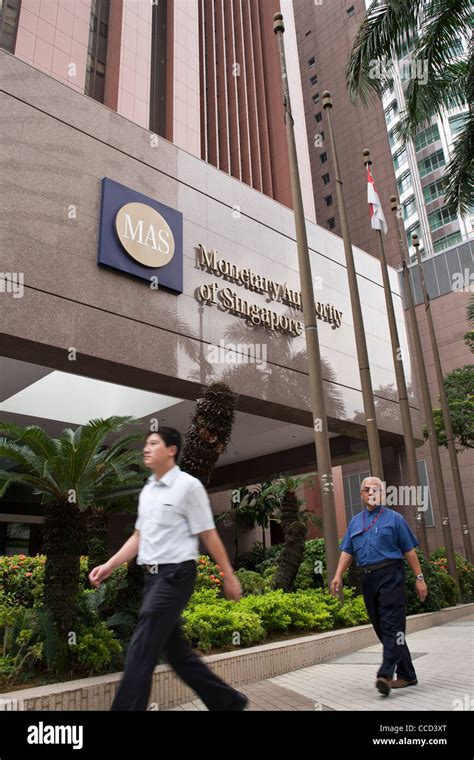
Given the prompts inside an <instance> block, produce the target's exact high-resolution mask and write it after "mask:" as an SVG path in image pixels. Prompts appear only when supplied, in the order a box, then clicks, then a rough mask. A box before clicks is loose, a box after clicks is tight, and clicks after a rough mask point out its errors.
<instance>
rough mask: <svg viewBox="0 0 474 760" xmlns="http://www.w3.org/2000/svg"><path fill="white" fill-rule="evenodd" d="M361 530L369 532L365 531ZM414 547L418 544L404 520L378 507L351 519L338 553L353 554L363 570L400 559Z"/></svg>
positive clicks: (395, 513) (365, 509) (392, 512)
mask: <svg viewBox="0 0 474 760" xmlns="http://www.w3.org/2000/svg"><path fill="white" fill-rule="evenodd" d="M375 518H377V519H376V520H375ZM374 520H375V522H373V524H372V527H371V528H369V525H370V524H371V523H372V521H374ZM364 527H365V528H369V529H368V530H365V531H364ZM415 546H418V540H417V538H416V536H415V535H414V534H413V531H412V530H411V528H410V526H409V525H408V523H407V521H406V520H405V518H404V517H402V516H401V515H400V514H399V513H398V512H394V511H393V509H388V508H387V507H383V508H382V507H381V506H378V507H375V509H373V510H372V511H370V510H368V509H367V508H366V507H365V508H364V509H363V510H362V512H358V513H357V514H356V515H354V517H353V518H352V520H351V521H350V523H349V527H348V528H347V531H346V535H345V536H344V538H343V539H342V544H341V547H340V549H341V551H343V552H347V553H348V554H352V555H354V554H355V557H356V562H357V564H358V565H359V566H363V565H376V564H378V563H379V562H383V561H384V560H386V559H403V556H404V554H405V553H406V552H409V551H410V550H411V549H414V548H415Z"/></svg>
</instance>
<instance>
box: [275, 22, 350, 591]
mask: <svg viewBox="0 0 474 760" xmlns="http://www.w3.org/2000/svg"><path fill="white" fill-rule="evenodd" d="M273 31H274V32H275V34H276V36H277V41H278V50H279V55H280V68H281V78H282V84H283V103H284V109H285V125H286V135H287V140H288V158H289V164H290V178H291V189H292V195H293V208H294V213H295V227H296V244H297V250H298V269H299V273H300V284H301V301H302V307H303V317H304V327H305V338H306V350H307V352H308V376H309V387H310V393H311V408H312V411H313V429H314V443H315V449H316V460H317V468H318V477H319V488H320V495H321V508H322V513H323V533H324V544H325V552H326V569H327V574H328V582H330V581H331V578H334V575H335V574H336V568H337V565H338V562H339V541H338V535H337V522H336V504H335V500H334V483H333V479H332V463H331V450H330V447H329V431H328V424H327V416H326V403H325V399H324V385H323V370H322V362H321V351H320V347H319V336H318V324H317V319H316V307H315V305H314V290H313V278H312V274H311V262H310V259H309V250H308V239H307V235H306V223H305V218H304V209H303V197H302V194H301V182H300V174H299V168H298V157H297V153H296V141H295V133H294V126H293V125H294V120H293V114H292V111H291V101H290V91H289V87H288V75H287V70H286V58H285V43H284V40H283V33H284V31H285V25H284V23H283V16H282V14H281V13H275V15H274V16H273Z"/></svg>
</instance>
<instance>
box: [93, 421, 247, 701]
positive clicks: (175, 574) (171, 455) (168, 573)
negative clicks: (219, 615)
mask: <svg viewBox="0 0 474 760" xmlns="http://www.w3.org/2000/svg"><path fill="white" fill-rule="evenodd" d="M180 450H181V435H180V434H179V432H178V431H177V430H175V429H174V428H169V427H163V428H160V431H159V433H149V434H148V435H147V437H146V441H145V446H144V457H143V458H144V462H145V466H146V467H149V468H150V469H151V470H153V475H151V477H150V478H149V479H148V481H147V483H146V485H145V486H144V488H143V490H142V491H141V493H140V498H139V502H138V517H137V521H136V523H135V531H134V533H133V535H132V536H131V537H130V538H129V539H128V541H126V542H125V544H124V545H123V546H122V548H121V549H120V550H119V551H118V552H117V553H116V554H114V556H113V557H111V558H110V559H109V560H108V562H106V563H105V564H104V565H99V566H98V567H95V568H94V569H93V570H92V572H91V573H90V575H89V580H90V582H91V584H92V585H93V586H95V587H96V588H97V587H98V586H99V585H100V583H102V581H104V580H105V579H106V578H108V577H109V576H110V575H111V573H112V572H113V571H114V569H115V568H116V567H118V566H119V565H121V564H123V563H124V562H128V561H130V560H131V559H133V558H134V557H137V564H138V565H142V566H143V568H144V570H145V573H146V578H145V588H144V592H143V603H142V607H141V609H140V614H139V617H138V621H137V625H136V628H135V630H134V632H133V635H132V637H131V639H130V642H129V645H128V649H127V656H126V659H125V669H124V674H123V678H122V680H121V682H120V685H119V687H118V690H117V693H116V695H115V699H114V701H113V704H112V708H111V709H112V710H146V708H147V705H148V699H149V695H150V691H151V684H152V677H153V670H154V668H155V666H156V664H157V661H158V659H159V657H160V655H161V654H163V655H164V657H165V658H166V660H167V661H168V662H169V664H170V665H171V666H172V667H173V668H174V670H175V671H176V673H177V674H178V675H179V676H180V678H182V679H183V681H185V682H186V683H187V684H188V685H189V686H191V688H192V689H194V691H195V692H196V693H197V694H198V695H199V697H200V698H201V699H202V700H203V702H204V704H205V705H206V706H207V707H208V709H209V710H244V709H245V707H246V705H247V703H248V700H247V697H246V696H245V695H244V694H241V693H240V692H238V691H236V690H235V689H233V688H232V687H231V686H229V685H228V684H226V683H225V682H224V681H222V680H221V679H220V678H219V677H218V676H216V675H215V674H214V673H213V672H212V670H210V668H208V667H207V665H206V664H205V663H204V662H203V661H202V659H201V658H200V657H198V656H197V655H196V653H195V652H194V651H193V650H192V648H191V646H190V645H189V643H188V642H187V641H186V639H185V638H184V636H183V633H182V630H181V621H180V618H181V613H182V611H183V610H184V608H185V607H186V605H187V603H188V601H189V599H190V597H191V595H192V593H193V590H194V583H195V579H196V560H197V559H198V557H199V539H201V540H202V542H203V543H204V545H205V547H206V549H207V551H208V552H209V554H210V555H211V557H212V558H213V559H214V560H215V561H216V562H217V564H219V565H220V566H221V568H222V572H223V573H224V593H225V595H226V596H227V598H228V599H231V600H233V601H238V600H239V599H240V596H241V587H240V583H239V580H238V578H237V577H236V576H235V574H234V570H233V568H232V565H231V563H230V560H229V557H228V555H227V552H226V550H225V548H224V545H223V543H222V541H221V539H220V538H219V535H218V533H217V530H216V528H215V524H214V518H213V515H212V510H211V506H210V504H209V499H208V496H207V493H206V490H205V488H204V486H203V485H202V483H201V482H200V481H199V480H198V479H197V478H194V477H192V475H188V474H187V473H185V472H182V471H181V469H180V468H179V467H178V465H177V464H176V460H177V458H178V456H179V453H180ZM137 555H138V556H137Z"/></svg>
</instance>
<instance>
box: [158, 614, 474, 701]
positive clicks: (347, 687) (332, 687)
mask: <svg viewBox="0 0 474 760" xmlns="http://www.w3.org/2000/svg"><path fill="white" fill-rule="evenodd" d="M407 643H408V646H409V648H410V651H411V654H412V657H413V663H414V665H415V669H416V671H417V675H418V681H419V683H418V685H417V686H412V687H408V688H406V689H396V690H392V692H391V694H390V696H389V697H383V696H381V695H380V694H379V693H378V691H377V690H376V689H375V675H376V672H377V669H378V667H379V665H380V663H381V652H382V646H381V645H380V644H378V645H377V646H372V647H367V648H366V649H360V650H359V651H357V652H352V653H351V654H348V655H345V656H344V657H339V658H337V659H334V660H330V661H328V662H325V663H322V664H319V665H313V666H312V667H310V668H303V669H302V670H295V671H293V672H291V673H285V674H284V675H282V676H277V677H276V678H270V679H268V680H266V681H259V682H258V683H254V684H249V685H246V686H243V687H242V688H241V691H243V692H244V693H245V694H247V695H248V697H249V699H250V705H249V707H248V709H249V710H251V711H254V710H448V711H451V710H454V709H455V708H456V709H458V710H460V709H462V710H474V615H473V614H471V615H468V616H466V617H463V618H459V619H458V620H456V621H454V622H452V623H446V624H445V625H440V626H436V627H434V628H427V629H426V630H423V631H419V632H417V633H413V634H411V635H410V636H408V637H407ZM172 709H173V710H206V707H205V706H204V704H203V703H202V702H201V700H199V699H196V700H195V701H194V702H189V703H187V704H184V705H180V706H179V707H174V708H172Z"/></svg>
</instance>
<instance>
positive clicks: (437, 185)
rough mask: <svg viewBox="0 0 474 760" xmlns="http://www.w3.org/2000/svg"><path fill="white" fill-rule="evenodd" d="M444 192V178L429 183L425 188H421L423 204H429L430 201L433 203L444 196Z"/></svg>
mask: <svg viewBox="0 0 474 760" xmlns="http://www.w3.org/2000/svg"><path fill="white" fill-rule="evenodd" d="M444 190H445V180H444V178H443V179H437V180H436V181H435V182H431V183H430V184H429V185H426V187H424V188H423V195H424V198H425V203H431V202H432V201H435V200H436V198H440V197H441V196H442V195H444Z"/></svg>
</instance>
